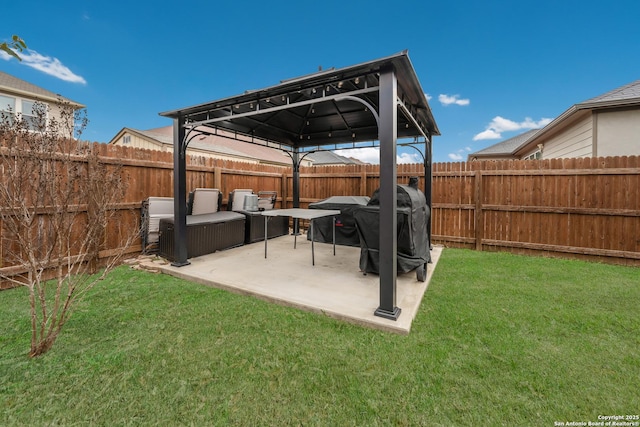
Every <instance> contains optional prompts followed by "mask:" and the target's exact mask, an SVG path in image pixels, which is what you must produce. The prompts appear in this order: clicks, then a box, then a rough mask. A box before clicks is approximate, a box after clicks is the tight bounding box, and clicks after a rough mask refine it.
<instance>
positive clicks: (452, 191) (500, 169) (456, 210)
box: [432, 156, 640, 265]
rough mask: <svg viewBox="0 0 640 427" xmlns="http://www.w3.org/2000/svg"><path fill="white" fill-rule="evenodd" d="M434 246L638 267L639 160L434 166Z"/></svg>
mask: <svg viewBox="0 0 640 427" xmlns="http://www.w3.org/2000/svg"><path fill="white" fill-rule="evenodd" d="M432 189H433V190H432V191H433V212H432V230H433V240H434V242H440V243H443V244H445V245H450V246H458V247H467V248H474V249H477V250H508V251H512V252H519V253H541V252H542V253H545V254H549V255H556V256H569V257H573V258H585V259H592V260H594V259H595V260H600V261H606V262H614V263H621V264H628V265H640V195H639V193H640V158H639V157H637V156H634V157H608V158H576V159H551V160H538V161H480V162H471V163H444V164H435V165H434V170H433V187H432Z"/></svg>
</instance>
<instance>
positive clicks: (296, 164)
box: [291, 147, 300, 236]
mask: <svg viewBox="0 0 640 427" xmlns="http://www.w3.org/2000/svg"><path fill="white" fill-rule="evenodd" d="M291 154H292V155H291V161H292V162H293V207H294V208H299V207H300V151H299V149H298V148H297V147H295V148H294V149H293V153H291ZM293 234H294V235H295V236H297V235H298V234H300V220H299V219H298V218H293Z"/></svg>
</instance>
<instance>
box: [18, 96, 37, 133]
mask: <svg viewBox="0 0 640 427" xmlns="http://www.w3.org/2000/svg"><path fill="white" fill-rule="evenodd" d="M34 107H35V102H33V101H26V100H24V99H23V100H22V120H24V122H25V124H26V126H27V129H29V130H37V128H38V126H37V124H38V123H37V118H36V112H35V111H34Z"/></svg>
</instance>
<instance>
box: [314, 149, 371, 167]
mask: <svg viewBox="0 0 640 427" xmlns="http://www.w3.org/2000/svg"><path fill="white" fill-rule="evenodd" d="M307 159H310V160H311V161H313V165H314V166H321V165H355V164H360V163H359V162H356V161H354V160H353V159H351V158H349V157H344V156H341V155H339V154H336V153H334V152H333V151H316V152H315V153H311V154H308V155H307Z"/></svg>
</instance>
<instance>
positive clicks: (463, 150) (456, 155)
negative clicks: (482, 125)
mask: <svg viewBox="0 0 640 427" xmlns="http://www.w3.org/2000/svg"><path fill="white" fill-rule="evenodd" d="M468 151H471V147H464V148H461V149H459V150H458V151H456V152H455V153H449V154H447V156H448V157H449V158H450V159H451V160H453V161H454V162H459V161H460V160H462V159H464V154H466V152H468Z"/></svg>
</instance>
